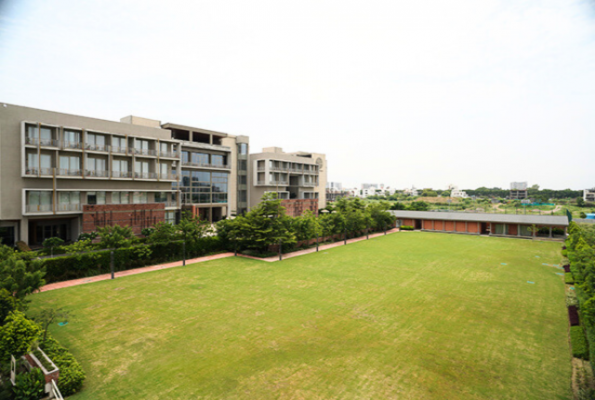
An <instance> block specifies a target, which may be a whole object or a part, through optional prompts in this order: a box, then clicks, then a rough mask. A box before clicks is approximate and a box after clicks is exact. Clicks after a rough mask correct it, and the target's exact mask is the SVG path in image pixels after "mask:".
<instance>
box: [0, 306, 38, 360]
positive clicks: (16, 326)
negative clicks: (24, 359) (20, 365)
mask: <svg viewBox="0 0 595 400" xmlns="http://www.w3.org/2000/svg"><path fill="white" fill-rule="evenodd" d="M40 334H41V329H40V328H39V326H38V325H37V324H36V323H35V322H33V321H31V320H30V319H27V318H26V317H25V314H23V313H22V312H20V311H13V312H11V313H10V314H9V315H8V317H7V318H6V320H5V324H4V325H3V326H0V360H2V361H4V362H6V361H8V360H9V359H10V355H11V354H12V355H13V356H15V358H18V357H21V356H22V355H23V354H26V353H28V352H30V351H31V346H32V345H33V343H34V342H35V341H37V339H38V338H39V336H40Z"/></svg>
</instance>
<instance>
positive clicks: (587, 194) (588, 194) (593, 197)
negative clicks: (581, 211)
mask: <svg viewBox="0 0 595 400" xmlns="http://www.w3.org/2000/svg"><path fill="white" fill-rule="evenodd" d="M583 200H584V201H588V202H591V203H592V202H595V188H591V189H585V190H583Z"/></svg>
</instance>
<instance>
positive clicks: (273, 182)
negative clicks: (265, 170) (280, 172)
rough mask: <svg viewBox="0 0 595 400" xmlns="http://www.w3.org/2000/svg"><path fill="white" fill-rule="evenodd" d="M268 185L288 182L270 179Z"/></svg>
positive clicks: (286, 183)
mask: <svg viewBox="0 0 595 400" xmlns="http://www.w3.org/2000/svg"><path fill="white" fill-rule="evenodd" d="M269 184H270V185H288V184H289V182H287V181H275V180H270V181H269Z"/></svg>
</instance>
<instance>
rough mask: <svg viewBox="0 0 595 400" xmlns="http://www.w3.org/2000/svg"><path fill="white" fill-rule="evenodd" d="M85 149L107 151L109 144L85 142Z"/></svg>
mask: <svg viewBox="0 0 595 400" xmlns="http://www.w3.org/2000/svg"><path fill="white" fill-rule="evenodd" d="M85 149H87V150H91V151H108V150H109V146H108V145H106V144H91V143H85Z"/></svg>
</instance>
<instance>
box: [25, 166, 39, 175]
mask: <svg viewBox="0 0 595 400" xmlns="http://www.w3.org/2000/svg"><path fill="white" fill-rule="evenodd" d="M25 175H32V176H37V175H39V168H25Z"/></svg>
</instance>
